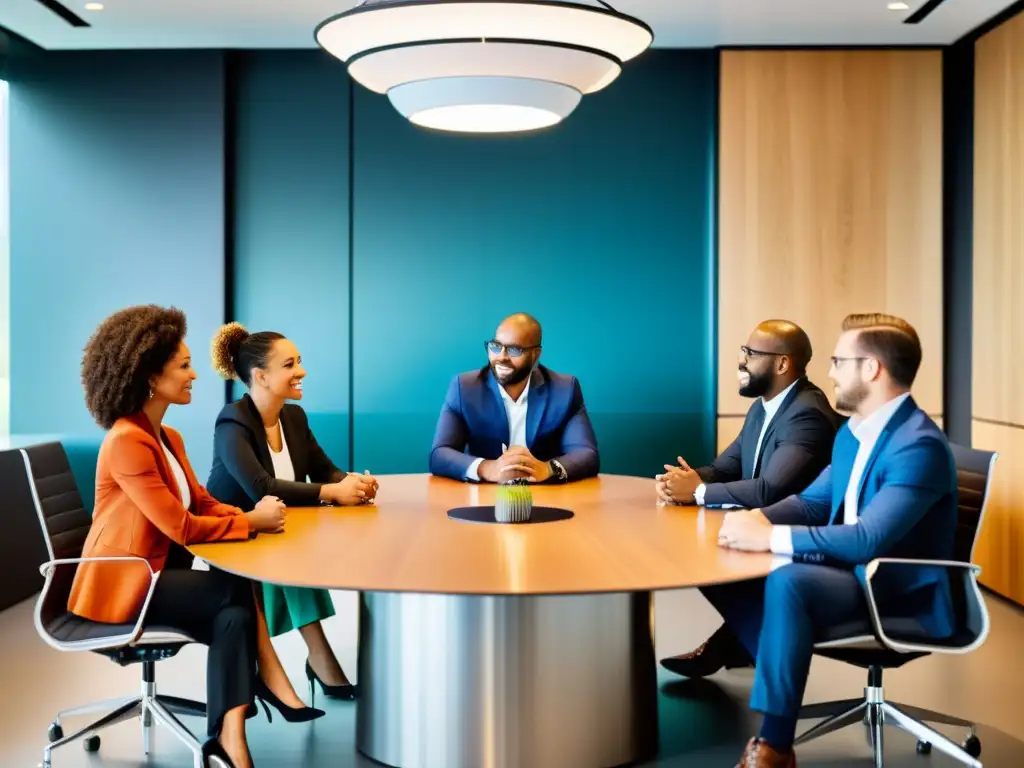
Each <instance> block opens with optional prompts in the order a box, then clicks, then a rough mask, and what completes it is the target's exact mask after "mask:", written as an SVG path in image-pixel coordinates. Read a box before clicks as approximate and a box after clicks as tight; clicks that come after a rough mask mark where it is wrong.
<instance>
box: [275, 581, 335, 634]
mask: <svg viewBox="0 0 1024 768" xmlns="http://www.w3.org/2000/svg"><path fill="white" fill-rule="evenodd" d="M263 610H264V612H265V613H266V615H267V629H268V630H270V636H271V637H277V636H278V635H283V634H284V633H285V632H291V631H292V630H293V629H298V628H299V627H304V626H306V625H307V624H312V623H313V622H314V621H322V620H323V619H329V618H330V617H331V616H333V615H334V601H333V600H331V593H330V592H328V591H327V590H326V589H314V588H312V587H279V586H277V585H276V584H264V585H263Z"/></svg>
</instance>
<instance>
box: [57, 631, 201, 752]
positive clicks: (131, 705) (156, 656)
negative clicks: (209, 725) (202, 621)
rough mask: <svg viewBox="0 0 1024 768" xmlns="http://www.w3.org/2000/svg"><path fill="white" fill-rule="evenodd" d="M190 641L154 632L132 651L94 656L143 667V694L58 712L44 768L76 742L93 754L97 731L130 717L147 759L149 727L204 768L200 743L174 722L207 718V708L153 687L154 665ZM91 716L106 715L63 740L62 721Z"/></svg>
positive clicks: (150, 737)
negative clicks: (160, 728) (159, 727)
mask: <svg viewBox="0 0 1024 768" xmlns="http://www.w3.org/2000/svg"><path fill="white" fill-rule="evenodd" d="M190 642H192V639H191V638H189V637H187V636H185V635H182V634H181V633H178V632H172V631H169V630H159V629H156V630H154V631H151V632H146V633H144V634H143V635H142V636H141V637H140V638H139V640H138V641H137V642H136V643H134V644H132V645H130V646H126V647H124V648H120V649H116V650H110V651H106V650H104V651H98V653H102V654H103V655H104V656H106V657H108V658H109V659H111V660H112V661H114V662H116V663H117V664H120V665H121V666H127V665H129V664H141V665H142V686H141V690H140V692H139V693H137V694H135V695H133V696H123V697H121V698H116V699H108V700H106V701H98V702H94V703H91V704H86V705H84V706H81V707H75V708H74V709H68V710H65V711H63V712H60V713H58V714H57V717H56V718H54V721H53V723H52V724H51V725H50V729H49V731H48V732H47V739H48V741H49V742H50V743H49V744H48V745H47V747H46V748H45V749H44V751H43V762H42V768H52V763H51V760H52V753H53V750H55V749H57V748H58V747H62V746H64V745H65V744H70V743H71V742H73V741H78V740H79V739H82V740H83V741H82V744H83V746H84V747H85V750H86V751H87V752H95V751H97V750H98V749H99V748H100V737H99V736H98V735H97V732H98V731H100V730H102V729H104V728H108V727H110V726H112V725H117V724H118V723H122V722H125V721H127V720H131V719H134V718H138V720H139V722H140V723H141V726H142V746H143V752H144V753H145V754H146V755H147V756H148V755H149V753H150V752H151V751H152V748H153V725H154V724H156V725H162V726H163V727H164V728H166V729H167V730H169V731H170V732H171V733H172V734H174V736H176V737H177V738H178V740H179V741H181V742H182V743H184V744H185V746H186V747H188V748H189V750H190V751H191V752H192V756H193V765H194V768H203V761H202V744H201V743H200V742H199V740H198V739H196V737H195V736H194V735H193V734H192V732H191V731H189V729H188V728H186V727H185V726H184V725H183V724H182V722H181V721H180V720H179V719H178V717H179V716H182V715H189V716H193V717H202V718H205V717H206V705H205V704H202V703H200V702H198V701H192V700H190V699H182V698H179V697H177V696H165V695H163V694H160V693H157V687H156V662H158V661H162V660H163V659H168V658H170V657H172V656H174V655H175V654H177V652H178V651H179V650H180V649H181V648H182V647H183V646H184V645H185V644H187V643H190ZM95 712H106V714H105V715H104V716H103V717H101V718H100V719H99V720H96V721H94V722H91V723H89V724H88V725H85V726H82V727H81V728H77V729H76V730H75V731H74V732H72V733H70V734H69V735H67V736H65V735H64V728H63V723H64V721H65V719H67V718H71V717H77V716H79V715H89V714H93V713H95Z"/></svg>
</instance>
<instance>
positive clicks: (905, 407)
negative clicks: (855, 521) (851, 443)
mask: <svg viewBox="0 0 1024 768" xmlns="http://www.w3.org/2000/svg"><path fill="white" fill-rule="evenodd" d="M915 408H917V404H916V403H915V402H914V399H913V398H912V397H908V398H907V399H906V400H905V401H904V402H903V404H902V405H901V406H900V407H899V408H897V409H896V413H894V414H893V415H892V417H891V418H890V419H889V422H888V423H887V424H886V425H885V427H884V428H883V429H882V433H881V434H880V435H879V436H878V440H876V441H875V447H874V448H872V449H871V454H870V455H869V456H868V460H867V463H866V464H865V465H864V471H863V472H862V473H861V476H860V482H858V484H857V515H858V517H859V516H860V511H861V509H863V505H862V504H861V499H862V497H863V496H864V482H865V481H866V480H867V479H868V475H869V474H870V473H871V468H872V467H873V466H874V464H875V459H877V458H878V455H879V454H880V453H881V452H882V449H883V448H884V447H885V446H886V444H887V443H888V442H889V439H890V438H891V437H892V435H893V432H895V431H896V430H897V429H899V428H900V426H902V424H903V422H905V421H906V420H907V418H908V417H909V416H910V414H911V413H912V412H913V411H914V409H915Z"/></svg>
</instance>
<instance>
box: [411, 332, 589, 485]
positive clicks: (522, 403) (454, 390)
mask: <svg viewBox="0 0 1024 768" xmlns="http://www.w3.org/2000/svg"><path fill="white" fill-rule="evenodd" d="M485 346H486V348H487V360H488V365H487V366H486V367H484V368H482V369H480V370H478V371H469V372H468V373H463V374H460V375H458V376H456V377H455V378H454V379H452V383H451V385H450V386H449V387H448V395H447V396H446V397H445V401H444V407H443V408H442V409H441V416H440V418H439V419H438V421H437V429H436V431H435V433H434V443H433V446H432V447H431V449H430V471H431V472H432V473H433V474H435V475H441V476H442V477H451V478H454V479H456V480H470V481H475V482H479V481H483V482H489V483H496V482H498V481H499V480H501V481H504V480H511V479H517V478H526V479H528V480H530V481H533V482H539V483H543V482H547V481H553V482H565V481H568V480H580V479H583V478H585V477H593V476H594V475H596V474H597V473H598V471H599V469H600V461H599V459H598V455H597V438H596V437H595V436H594V429H593V427H592V426H591V425H590V418H589V417H588V416H587V409H586V406H585V405H584V404H583V392H582V390H581V389H580V385H579V382H578V381H576V379H575V377H573V376H566V375H564V374H560V373H555V372H554V371H552V370H549V369H548V368H545V367H544V366H542V365H539V364H538V361H539V360H540V353H541V327H540V323H538V322H537V321H536V320H535V319H534V318H533V317H531V316H530V315H527V314H524V313H520V314H516V315H511V316H510V317H508V318H506V319H505V320H504V321H502V323H501V325H499V326H498V330H497V332H496V333H495V335H494V338H493V339H491V340H490V341H488V342H486V343H485Z"/></svg>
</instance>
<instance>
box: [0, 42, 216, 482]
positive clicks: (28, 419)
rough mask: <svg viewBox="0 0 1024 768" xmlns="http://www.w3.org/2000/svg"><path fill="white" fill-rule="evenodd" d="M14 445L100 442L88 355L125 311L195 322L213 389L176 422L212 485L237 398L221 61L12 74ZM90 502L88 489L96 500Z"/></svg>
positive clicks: (171, 58)
mask: <svg viewBox="0 0 1024 768" xmlns="http://www.w3.org/2000/svg"><path fill="white" fill-rule="evenodd" d="M7 74H8V78H9V82H10V101H9V103H10V156H11V161H10V190H11V272H10V279H11V284H10V285H11V433H12V434H13V435H37V434H56V435H64V436H67V438H68V440H69V441H79V440H82V439H91V440H94V441H97V442H98V441H99V440H100V439H102V433H101V432H100V430H99V428H98V427H97V426H96V425H95V423H94V422H93V420H92V417H91V416H90V415H89V413H88V411H86V409H85V404H84V398H83V393H82V385H81V379H80V366H81V360H82V349H83V347H84V345H85V343H86V341H87V340H88V338H89V335H90V334H91V333H92V331H93V330H94V329H95V327H96V326H97V325H98V324H99V323H100V321H102V320H103V318H104V317H106V316H107V315H108V314H110V313H111V312H114V311H116V310H118V309H121V308H122V307H124V306H127V305H130V304H142V303H149V302H155V303H158V304H173V305H176V306H178V307H180V308H181V309H183V310H184V311H185V312H186V314H187V316H188V321H189V336H188V341H189V343H190V346H191V347H192V350H193V353H194V356H195V358H196V363H197V368H198V370H199V372H200V379H199V381H197V382H196V386H195V390H194V393H195V394H194V399H193V403H192V405H190V406H188V407H187V408H172V409H171V410H170V411H169V413H168V418H167V421H168V423H170V424H171V425H173V426H175V427H177V428H179V429H180V430H181V431H182V433H183V435H184V437H185V441H186V445H187V446H188V451H189V457H190V459H191V460H192V462H193V464H194V465H195V467H196V470H197V471H199V472H201V473H205V472H206V471H208V468H209V466H210V462H211V457H212V424H213V419H214V417H215V416H216V413H217V411H218V410H219V408H220V407H221V406H222V405H223V402H224V386H223V384H222V383H219V382H217V381H216V380H215V377H214V375H213V374H212V372H211V371H210V367H209V364H208V363H207V360H208V358H209V353H208V350H209V340H210V337H211V334H212V333H213V331H214V329H215V327H216V326H217V325H218V324H219V323H220V322H222V320H223V317H224V272H223V267H222V265H223V261H224V228H223V222H224V103H225V101H224V79H223V56H222V55H221V54H219V53H213V52H187V53H185V52H170V53H164V52H131V53H124V52H118V53H111V52H89V53H54V52H45V53H44V52H38V53H37V54H36V55H32V56H25V57H21V58H17V59H14V60H12V62H11V65H10V66H9V68H8V73H7ZM89 490H90V489H86V493H87V494H88V492H89Z"/></svg>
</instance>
